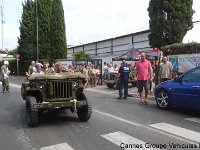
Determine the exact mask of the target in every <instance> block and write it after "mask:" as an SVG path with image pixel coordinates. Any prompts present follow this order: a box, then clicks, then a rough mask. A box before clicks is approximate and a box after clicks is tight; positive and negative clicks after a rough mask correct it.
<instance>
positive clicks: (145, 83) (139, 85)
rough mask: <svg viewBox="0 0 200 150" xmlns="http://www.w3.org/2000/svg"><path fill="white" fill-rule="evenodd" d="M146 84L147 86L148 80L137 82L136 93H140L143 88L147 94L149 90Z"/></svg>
mask: <svg viewBox="0 0 200 150" xmlns="http://www.w3.org/2000/svg"><path fill="white" fill-rule="evenodd" d="M148 84H149V80H138V81H137V87H138V92H139V93H141V92H142V91H143V88H144V90H145V93H148V89H149V88H148Z"/></svg>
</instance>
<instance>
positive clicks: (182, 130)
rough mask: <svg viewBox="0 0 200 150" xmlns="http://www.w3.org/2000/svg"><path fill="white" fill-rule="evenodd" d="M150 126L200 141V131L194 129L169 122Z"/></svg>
mask: <svg viewBox="0 0 200 150" xmlns="http://www.w3.org/2000/svg"><path fill="white" fill-rule="evenodd" d="M149 126H150V127H153V128H156V129H159V130H162V131H165V132H168V133H171V134H173V135H177V136H179V137H183V138H185V139H188V140H191V141H194V142H197V143H200V133H199V132H195V131H192V130H188V129H185V128H181V127H178V126H175V125H171V124H167V123H164V122H163V123H157V124H152V125H149Z"/></svg>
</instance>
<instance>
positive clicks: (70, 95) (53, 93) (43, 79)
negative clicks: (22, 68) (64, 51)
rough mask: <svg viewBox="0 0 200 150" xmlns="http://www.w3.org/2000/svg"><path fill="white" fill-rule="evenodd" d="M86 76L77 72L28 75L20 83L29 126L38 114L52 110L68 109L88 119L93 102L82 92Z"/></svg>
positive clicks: (34, 121)
mask: <svg viewBox="0 0 200 150" xmlns="http://www.w3.org/2000/svg"><path fill="white" fill-rule="evenodd" d="M85 82H86V80H85V76H84V75H83V74H81V73H80V72H76V73H70V72H66V73H56V74H45V75H31V76H30V77H28V78H27V81H25V82H23V83H22V87H21V96H22V98H23V100H25V102H26V104H25V105H26V113H27V118H28V124H29V126H36V125H37V124H38V120H39V119H38V115H39V114H40V113H43V112H48V111H51V110H63V109H70V110H71V112H76V113H77V115H78V118H79V120H80V121H82V122H86V121H88V120H89V119H90V117H91V114H92V102H91V100H90V99H88V97H87V96H86V94H85V93H84V92H83V85H84V83H85Z"/></svg>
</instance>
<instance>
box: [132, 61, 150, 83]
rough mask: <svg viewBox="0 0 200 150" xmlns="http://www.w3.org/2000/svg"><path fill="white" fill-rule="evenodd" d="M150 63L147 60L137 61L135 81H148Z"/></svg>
mask: <svg viewBox="0 0 200 150" xmlns="http://www.w3.org/2000/svg"><path fill="white" fill-rule="evenodd" d="M150 69H151V63H150V62H149V61H148V60H145V61H141V60H140V61H138V62H137V63H136V70H137V79H138V80H143V81H145V80H149V79H150V73H151V72H150Z"/></svg>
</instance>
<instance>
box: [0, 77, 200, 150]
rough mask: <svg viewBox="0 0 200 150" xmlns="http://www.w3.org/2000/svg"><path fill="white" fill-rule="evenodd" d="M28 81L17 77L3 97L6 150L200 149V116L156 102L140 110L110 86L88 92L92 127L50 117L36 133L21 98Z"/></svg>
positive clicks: (0, 120) (0, 140) (0, 123)
mask: <svg viewBox="0 0 200 150" xmlns="http://www.w3.org/2000/svg"><path fill="white" fill-rule="evenodd" d="M22 80H23V79H21V78H16V77H11V79H10V82H11V83H12V84H11V92H10V93H0V129H1V130H0V149H2V150H49V149H50V150H51V149H52V150H54V149H55V150H73V149H74V150H120V149H123V148H127V147H130V149H134V150H139V149H147V150H150V149H155V147H157V149H159V148H161V149H166V150H171V149H173V150H178V149H184V150H193V149H200V146H199V143H200V132H199V131H200V126H199V123H200V118H199V113H198V112H194V111H191V110H184V109H179V108H174V109H173V110H169V111H164V110H160V109H158V108H157V107H156V104H155V101H152V99H151V101H149V105H140V104H139V100H138V99H137V98H135V97H129V98H128V100H123V101H122V100H117V99H116V97H117V96H118V95H117V91H116V90H112V89H108V88H106V87H105V86H100V87H96V88H93V89H86V90H85V92H86V93H87V94H88V95H89V97H90V98H91V99H92V101H93V114H92V117H91V119H90V120H89V121H88V122H86V123H82V122H79V120H78V118H77V115H76V114H72V113H71V112H69V111H66V112H62V113H49V114H44V115H43V116H42V117H41V118H40V123H39V125H38V126H37V127H34V128H30V127H29V126H28V125H27V122H26V115H25V106H24V104H25V103H24V101H23V100H22V99H21V96H20V85H21V82H22ZM0 88H1V85H0ZM129 91H130V92H133V91H134V89H133V88H132V89H130V90H129ZM173 146H174V147H173ZM139 147H140V148H139Z"/></svg>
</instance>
